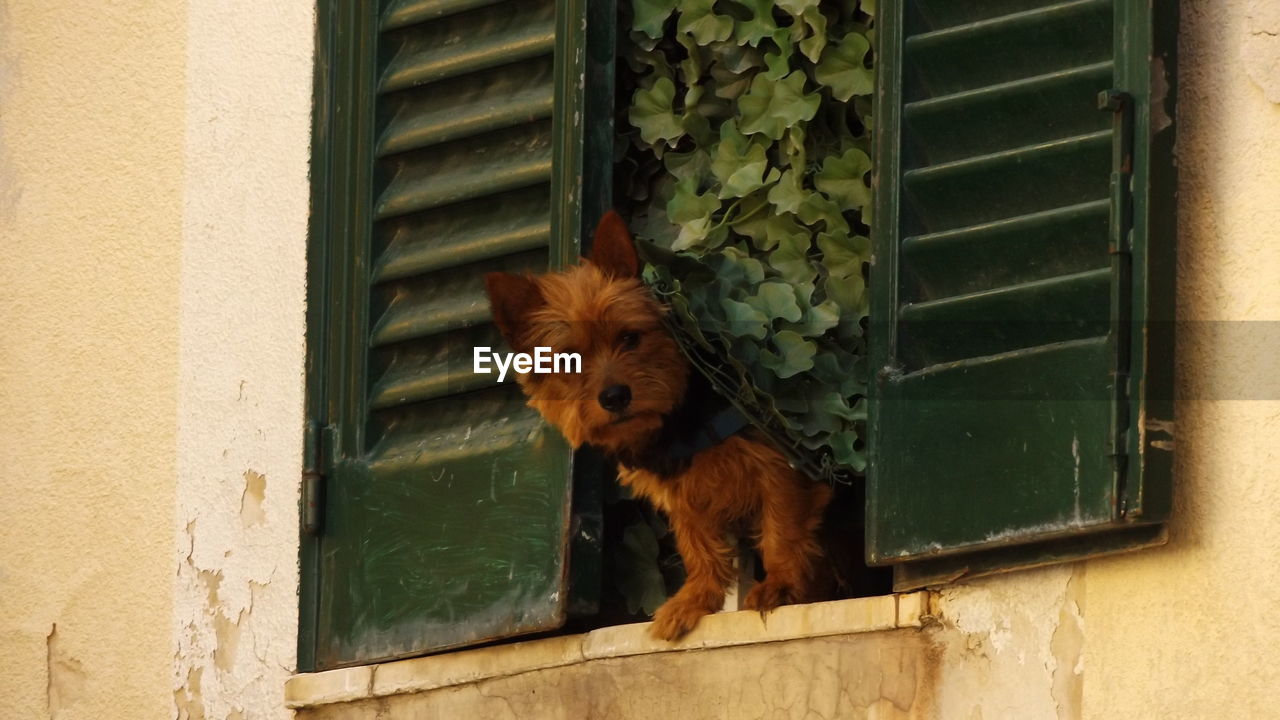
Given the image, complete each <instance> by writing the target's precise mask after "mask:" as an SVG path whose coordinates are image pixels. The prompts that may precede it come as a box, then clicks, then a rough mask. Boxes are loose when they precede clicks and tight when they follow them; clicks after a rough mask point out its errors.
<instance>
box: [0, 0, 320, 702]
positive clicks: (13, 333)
mask: <svg viewBox="0 0 1280 720" xmlns="http://www.w3.org/2000/svg"><path fill="white" fill-rule="evenodd" d="M313 32H314V9H313V4H312V3H310V2H291V3H261V2H257V1H256V0H239V1H237V2H223V1H221V0H188V1H185V2H180V1H176V0H175V1H173V2H141V1H140V0H135V1H132V2H130V1H124V2H115V3H88V4H85V3H70V4H68V3H47V2H33V1H31V0H8V2H7V3H6V2H0V237H2V238H3V246H2V250H0V308H3V310H0V312H3V315H2V316H0V317H2V320H3V321H2V322H0V418H4V420H3V421H0V495H2V496H3V500H0V717H3V718H6V720H7V719H8V718H58V719H71V718H95V719H98V718H105V719H114V718H121V719H124V718H128V719H129V720H133V719H135V718H136V719H143V718H170V717H178V718H192V719H195V718H240V719H242V720H243V719H244V718H269V717H282V718H283V717H289V716H290V712H289V711H288V710H286V709H285V708H284V704H283V699H282V692H283V685H284V679H285V678H286V677H287V676H288V675H289V674H290V673H291V672H292V671H293V670H294V662H295V645H296V628H297V587H298V580H297V527H298V526H297V510H296V508H297V505H296V503H297V486H298V478H299V475H300V465H301V447H300V443H301V426H302V416H303V400H302V398H303V384H302V382H303V348H304V344H303V337H304V334H303V333H304V308H305V296H304V295H305V248H306V223H307V213H308V180H307V163H308V153H309V145H310V109H311V70H312V42H313V39H312V35H313ZM55 625H56V632H55V631H54V627H55Z"/></svg>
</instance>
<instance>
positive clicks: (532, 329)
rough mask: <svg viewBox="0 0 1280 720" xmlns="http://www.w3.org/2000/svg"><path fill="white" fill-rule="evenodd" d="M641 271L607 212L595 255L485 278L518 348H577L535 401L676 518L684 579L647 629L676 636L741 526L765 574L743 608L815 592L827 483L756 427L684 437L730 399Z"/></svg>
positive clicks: (726, 571) (720, 576)
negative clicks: (541, 271)
mask: <svg viewBox="0 0 1280 720" xmlns="http://www.w3.org/2000/svg"><path fill="white" fill-rule="evenodd" d="M639 271H640V262H639V259H638V258H637V256H636V251H635V247H634V246H633V244H632V241H631V236H630V234H629V233H628V232H627V228H626V225H625V224H624V223H623V221H622V218H621V217H619V216H618V214H617V213H615V212H612V211H610V212H609V213H608V214H606V215H605V216H604V218H603V219H602V220H601V221H600V224H599V226H598V227H597V228H596V232H595V245H594V249H593V252H592V254H591V258H590V259H589V260H586V261H585V262H583V263H581V264H579V265H576V266H574V267H571V268H569V269H567V270H565V271H563V272H558V273H550V274H546V275H541V276H530V275H513V274H510V273H491V274H489V275H488V276H486V277H485V284H486V287H487V289H488V292H489V300H490V303H491V305H492V307H493V317H494V321H495V322H496V323H497V326H498V329H499V330H500V331H501V332H502V335H503V337H504V338H505V339H506V341H507V344H508V345H510V346H511V349H512V350H514V351H516V352H532V351H533V349H534V348H535V347H549V348H551V349H552V350H554V351H555V352H562V353H577V354H579V355H580V356H581V357H582V367H581V370H582V373H581V375H578V374H528V373H526V374H520V375H519V376H518V379H519V382H520V385H521V387H522V388H523V389H524V392H525V394H526V395H527V396H528V397H529V405H530V406H531V407H533V408H535V409H536V410H538V411H539V412H540V413H542V415H543V417H545V418H546V419H547V420H548V421H550V422H551V424H552V425H555V426H556V427H557V428H558V429H559V430H560V432H561V433H563V434H564V436H565V438H566V439H567V440H568V441H569V444H570V445H572V446H573V447H575V448H577V447H580V446H581V445H583V444H584V443H585V444H590V445H593V446H595V447H597V448H600V449H601V450H603V451H604V452H605V453H606V454H607V455H608V456H610V457H611V458H612V459H614V460H617V462H618V478H619V480H620V481H621V483H622V484H623V485H626V486H629V487H630V488H631V490H632V492H633V493H634V494H636V495H637V496H639V497H643V498H646V499H648V500H649V501H650V502H652V503H653V504H654V505H655V506H656V507H657V508H658V509H659V510H661V511H663V512H664V513H666V514H667V516H668V517H669V518H670V523H671V527H672V529H673V530H674V532H675V538H676V547H677V548H678V549H679V551H680V555H681V557H682V558H683V559H684V564H685V569H686V573H687V576H686V580H685V583H684V586H683V587H681V588H680V591H679V592H677V593H676V594H675V595H674V596H673V597H671V598H670V599H668V600H667V602H666V603H664V604H663V605H662V607H660V608H658V611H657V613H655V614H654V622H653V627H652V633H653V634H654V635H655V636H657V637H659V638H663V639H666V640H672V639H675V638H678V637H680V636H681V635H683V634H685V633H687V632H688V631H689V630H691V629H693V627H694V625H695V624H697V622H698V620H699V618H701V617H702V616H703V615H706V614H708V613H712V612H715V611H717V610H719V609H720V607H721V606H722V605H723V603H724V597H725V590H726V588H727V587H728V585H729V583H730V582H731V581H732V580H733V578H734V577H735V571H734V568H733V564H732V563H733V558H734V554H735V553H734V547H733V546H732V545H731V544H730V543H729V541H728V539H727V535H728V534H729V533H730V532H733V531H741V530H746V531H747V532H748V533H750V535H751V536H752V537H753V538H754V539H755V540H756V543H757V547H758V548H759V550H760V554H761V557H762V559H763V563H764V569H765V573H766V577H765V579H764V580H763V581H762V582H761V583H759V584H758V585H756V586H755V587H754V588H752V589H751V591H750V593H748V595H747V597H746V599H745V601H744V604H745V606H746V607H747V608H748V609H755V610H759V611H761V612H765V611H768V610H772V609H773V608H775V607H777V606H779V605H784V604H787V603H795V602H807V601H810V600H812V599H816V595H817V594H818V593H820V592H821V590H820V589H819V585H821V584H822V581H821V580H820V579H819V577H818V575H819V574H820V573H821V569H820V567H819V566H820V565H821V564H822V563H821V560H822V549H821V546H820V545H819V542H818V538H817V531H818V527H819V525H820V523H821V522H822V514H823V510H824V508H825V507H826V506H827V503H828V501H829V500H830V498H831V488H830V487H829V486H827V485H825V484H821V483H814V482H812V481H810V480H808V479H806V478H804V477H803V476H801V475H800V474H799V473H798V472H796V471H795V470H794V469H793V468H792V467H791V466H790V464H789V463H788V462H787V460H786V458H785V457H784V456H783V454H782V453H781V452H780V451H778V450H777V449H776V448H775V447H774V446H773V445H771V444H769V443H768V442H767V441H765V440H764V439H763V438H762V437H761V436H759V435H758V434H756V433H755V432H754V431H751V430H744V431H740V432H737V433H735V434H733V435H731V436H730V437H728V438H727V439H723V440H720V439H719V438H718V437H715V438H714V439H713V440H712V442H711V443H707V446H706V447H701V448H696V447H693V446H691V445H690V444H691V443H693V440H694V438H693V437H692V436H693V435H695V434H697V433H698V432H700V431H702V432H706V428H705V425H706V419H707V418H710V417H712V416H713V415H714V409H715V408H721V407H724V406H726V405H727V403H724V401H723V400H722V399H720V398H718V397H717V396H716V395H715V393H714V392H712V391H711V390H710V388H709V387H708V386H707V384H706V382H705V380H703V379H702V377H701V375H700V374H698V373H696V372H694V371H693V370H692V368H691V366H690V365H689V362H688V360H687V359H686V358H685V356H684V355H683V354H682V353H681V351H680V348H679V346H678V345H677V344H676V341H675V339H674V338H673V337H672V336H671V334H670V332H669V331H668V330H667V329H666V328H665V327H664V326H663V315H664V313H665V312H666V308H665V307H664V306H663V305H662V304H660V303H659V302H658V301H657V300H655V299H654V298H653V296H652V295H651V294H650V293H649V291H648V289H647V288H645V286H644V285H643V284H642V283H641V282H640V280H639V279H638V276H639ZM677 447H679V448H683V449H684V450H683V452H682V451H678V450H674V449H673V448H677Z"/></svg>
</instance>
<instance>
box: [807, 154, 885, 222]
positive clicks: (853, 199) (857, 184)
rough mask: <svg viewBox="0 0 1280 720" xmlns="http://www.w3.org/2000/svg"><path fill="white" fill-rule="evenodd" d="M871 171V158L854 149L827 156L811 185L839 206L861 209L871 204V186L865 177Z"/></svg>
mask: <svg viewBox="0 0 1280 720" xmlns="http://www.w3.org/2000/svg"><path fill="white" fill-rule="evenodd" d="M870 170H871V158H869V157H867V154H866V153H864V152H862V151H861V150H859V149H857V148H850V149H848V150H846V151H845V152H844V154H843V155H840V156H838V157H837V156H834V155H833V156H830V157H828V158H827V159H826V160H824V161H823V163H822V169H821V170H819V171H818V172H817V173H816V174H815V175H814V176H813V184H814V186H815V187H817V188H818V189H819V190H821V191H822V192H824V193H826V195H827V197H829V198H831V199H832V200H833V201H835V202H837V203H840V205H841V206H842V209H849V210H852V209H854V208H858V209H861V208H864V207H867V206H868V205H870V204H871V187H870V186H869V185H868V184H867V181H866V180H865V179H864V177H865V176H866V174H867V172H869V171H870Z"/></svg>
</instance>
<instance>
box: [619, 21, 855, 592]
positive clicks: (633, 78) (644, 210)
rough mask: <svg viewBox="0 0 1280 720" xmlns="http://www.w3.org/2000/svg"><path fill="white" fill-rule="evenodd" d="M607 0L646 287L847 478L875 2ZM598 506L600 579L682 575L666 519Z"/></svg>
mask: <svg viewBox="0 0 1280 720" xmlns="http://www.w3.org/2000/svg"><path fill="white" fill-rule="evenodd" d="M622 5H623V15H624V17H623V23H624V25H623V27H624V28H629V30H630V32H629V33H628V35H629V37H628V38H625V39H623V41H622V42H621V44H620V45H621V47H620V63H619V73H618V81H619V95H620V97H619V100H620V112H619V119H618V122H617V128H618V136H617V147H616V153H615V157H616V159H617V165H616V168H617V173H616V174H615V179H616V183H615V184H616V186H617V191H618V193H619V195H620V196H621V197H620V198H619V204H620V205H623V206H627V207H626V210H627V211H628V214H629V216H630V217H631V219H632V230H633V231H634V232H635V235H636V237H637V238H638V239H639V240H640V247H641V250H642V253H643V254H644V256H645V258H646V260H647V261H648V263H647V265H646V268H645V279H646V281H647V282H648V284H649V285H650V287H651V288H653V290H654V291H655V292H656V293H658V294H659V295H661V296H662V297H663V298H664V299H665V300H666V301H667V302H668V303H669V305H670V307H671V308H672V313H671V319H672V325H673V329H674V330H675V331H676V332H677V333H678V334H679V335H681V336H682V339H683V341H684V343H683V344H684V345H685V346H686V349H688V350H689V351H690V355H691V359H693V361H694V362H695V364H697V365H698V366H699V368H700V369H701V370H702V371H703V372H704V373H705V374H707V375H708V377H710V378H711V379H712V381H713V383H715V384H716V385H717V386H718V387H719V389H720V390H721V391H722V392H723V393H725V394H726V395H727V396H729V397H731V398H733V399H734V401H735V403H736V404H737V405H738V406H739V407H740V408H741V409H743V410H744V411H745V412H746V414H747V415H748V416H749V417H750V418H751V419H752V420H753V422H755V423H756V424H757V425H759V426H761V427H765V428H767V429H768V430H770V431H771V433H772V434H773V435H774V436H775V437H776V438H778V439H779V440H781V441H782V444H783V445H784V446H786V447H787V448H788V449H790V450H791V451H792V454H793V457H794V459H795V460H796V461H797V463H798V464H799V465H801V466H803V467H805V468H806V469H807V470H808V471H809V472H810V474H812V475H814V476H825V477H826V478H827V479H830V478H832V477H840V476H841V475H847V474H849V473H850V472H851V471H853V472H857V471H861V470H862V469H863V468H864V467H865V465H866V458H865V452H864V442H863V433H864V421H865V418H866V401H865V398H864V390H865V377H866V367H865V360H864V355H865V341H864V330H865V325H866V318H867V304H868V297H867V288H866V281H865V277H866V270H867V263H868V262H869V261H870V253H871V245H870V241H869V239H868V234H869V228H868V224H869V223H870V222H871V189H870V184H869V171H870V169H871V160H870V138H869V137H868V128H869V127H870V121H871V118H870V115H871V94H872V91H873V71H872V45H873V41H874V29H873V26H874V16H875V3H874V0H861V2H859V0H821V1H820V0H629V2H624V3H622ZM617 490H621V489H620V488H619V489H617ZM609 508H610V509H609V513H610V514H611V517H612V518H613V522H612V523H608V522H607V523H606V525H607V526H608V527H612V528H614V530H613V534H614V535H616V537H613V538H611V543H610V544H611V546H612V547H613V548H614V550H613V551H612V552H611V553H609V555H608V556H607V558H606V564H607V565H609V566H611V567H610V568H609V570H608V571H607V572H608V573H609V574H611V575H612V576H613V578H614V582H613V583H612V589H611V591H612V592H616V593H617V594H618V595H619V596H621V598H620V599H621V600H624V601H625V602H624V603H623V606H624V607H625V611H626V612H627V613H630V614H635V613H644V614H651V613H652V612H653V610H654V609H656V608H657V606H658V605H659V604H661V602H662V601H663V600H664V599H665V598H666V597H667V595H668V594H669V593H670V592H672V591H674V590H675V589H676V588H677V587H679V584H680V582H681V580H682V578H683V571H682V568H681V567H680V566H679V556H678V555H677V554H676V553H675V550H674V547H673V546H672V545H673V544H672V538H671V534H670V531H669V530H668V529H667V528H666V526H665V524H664V523H663V522H662V521H661V519H660V518H659V517H658V516H656V515H655V514H654V513H653V512H652V511H651V510H649V509H648V508H646V507H644V506H641V505H638V504H637V503H634V501H629V500H626V499H625V497H618V498H615V499H613V500H612V501H610V503H609Z"/></svg>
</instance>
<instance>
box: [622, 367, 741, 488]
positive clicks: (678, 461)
mask: <svg viewBox="0 0 1280 720" xmlns="http://www.w3.org/2000/svg"><path fill="white" fill-rule="evenodd" d="M750 424H751V423H750V421H748V420H747V417H746V416H745V415H743V414H742V413H741V412H739V411H738V409H737V408H735V407H734V406H733V405H732V404H730V403H729V401H728V400H726V399H725V398H724V397H723V396H721V395H720V394H719V393H717V392H716V391H715V390H714V389H713V388H712V387H711V383H709V382H708V381H707V379H706V378H705V377H703V376H702V374H701V373H699V372H696V371H694V372H690V373H689V388H688V390H687V391H686V392H685V396H684V399H683V400H682V401H681V402H680V404H679V405H677V406H676V407H675V408H674V409H672V411H671V412H669V413H667V414H666V415H664V416H663V419H662V428H661V429H659V430H658V432H656V433H654V435H653V439H652V440H650V441H649V443H648V444H646V445H645V446H644V448H642V449H640V450H635V451H630V452H624V453H620V454H618V455H615V456H613V459H615V460H617V461H618V463H619V464H621V465H622V466H623V467H627V468H631V469H634V470H647V471H649V472H651V473H653V474H654V475H657V476H658V477H660V478H662V479H664V480H670V479H672V478H675V477H677V476H679V475H681V474H683V473H684V472H685V471H686V470H688V469H689V466H690V465H691V464H692V463H693V458H694V456H695V455H697V454H698V453H700V452H702V451H703V450H706V449H708V448H712V447H715V446H716V445H719V444H720V443H722V442H724V441H725V440H728V439H729V438H731V437H733V436H734V435H736V434H738V433H739V432H741V431H742V430H743V429H744V428H746V427H747V426H748V425H750Z"/></svg>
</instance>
